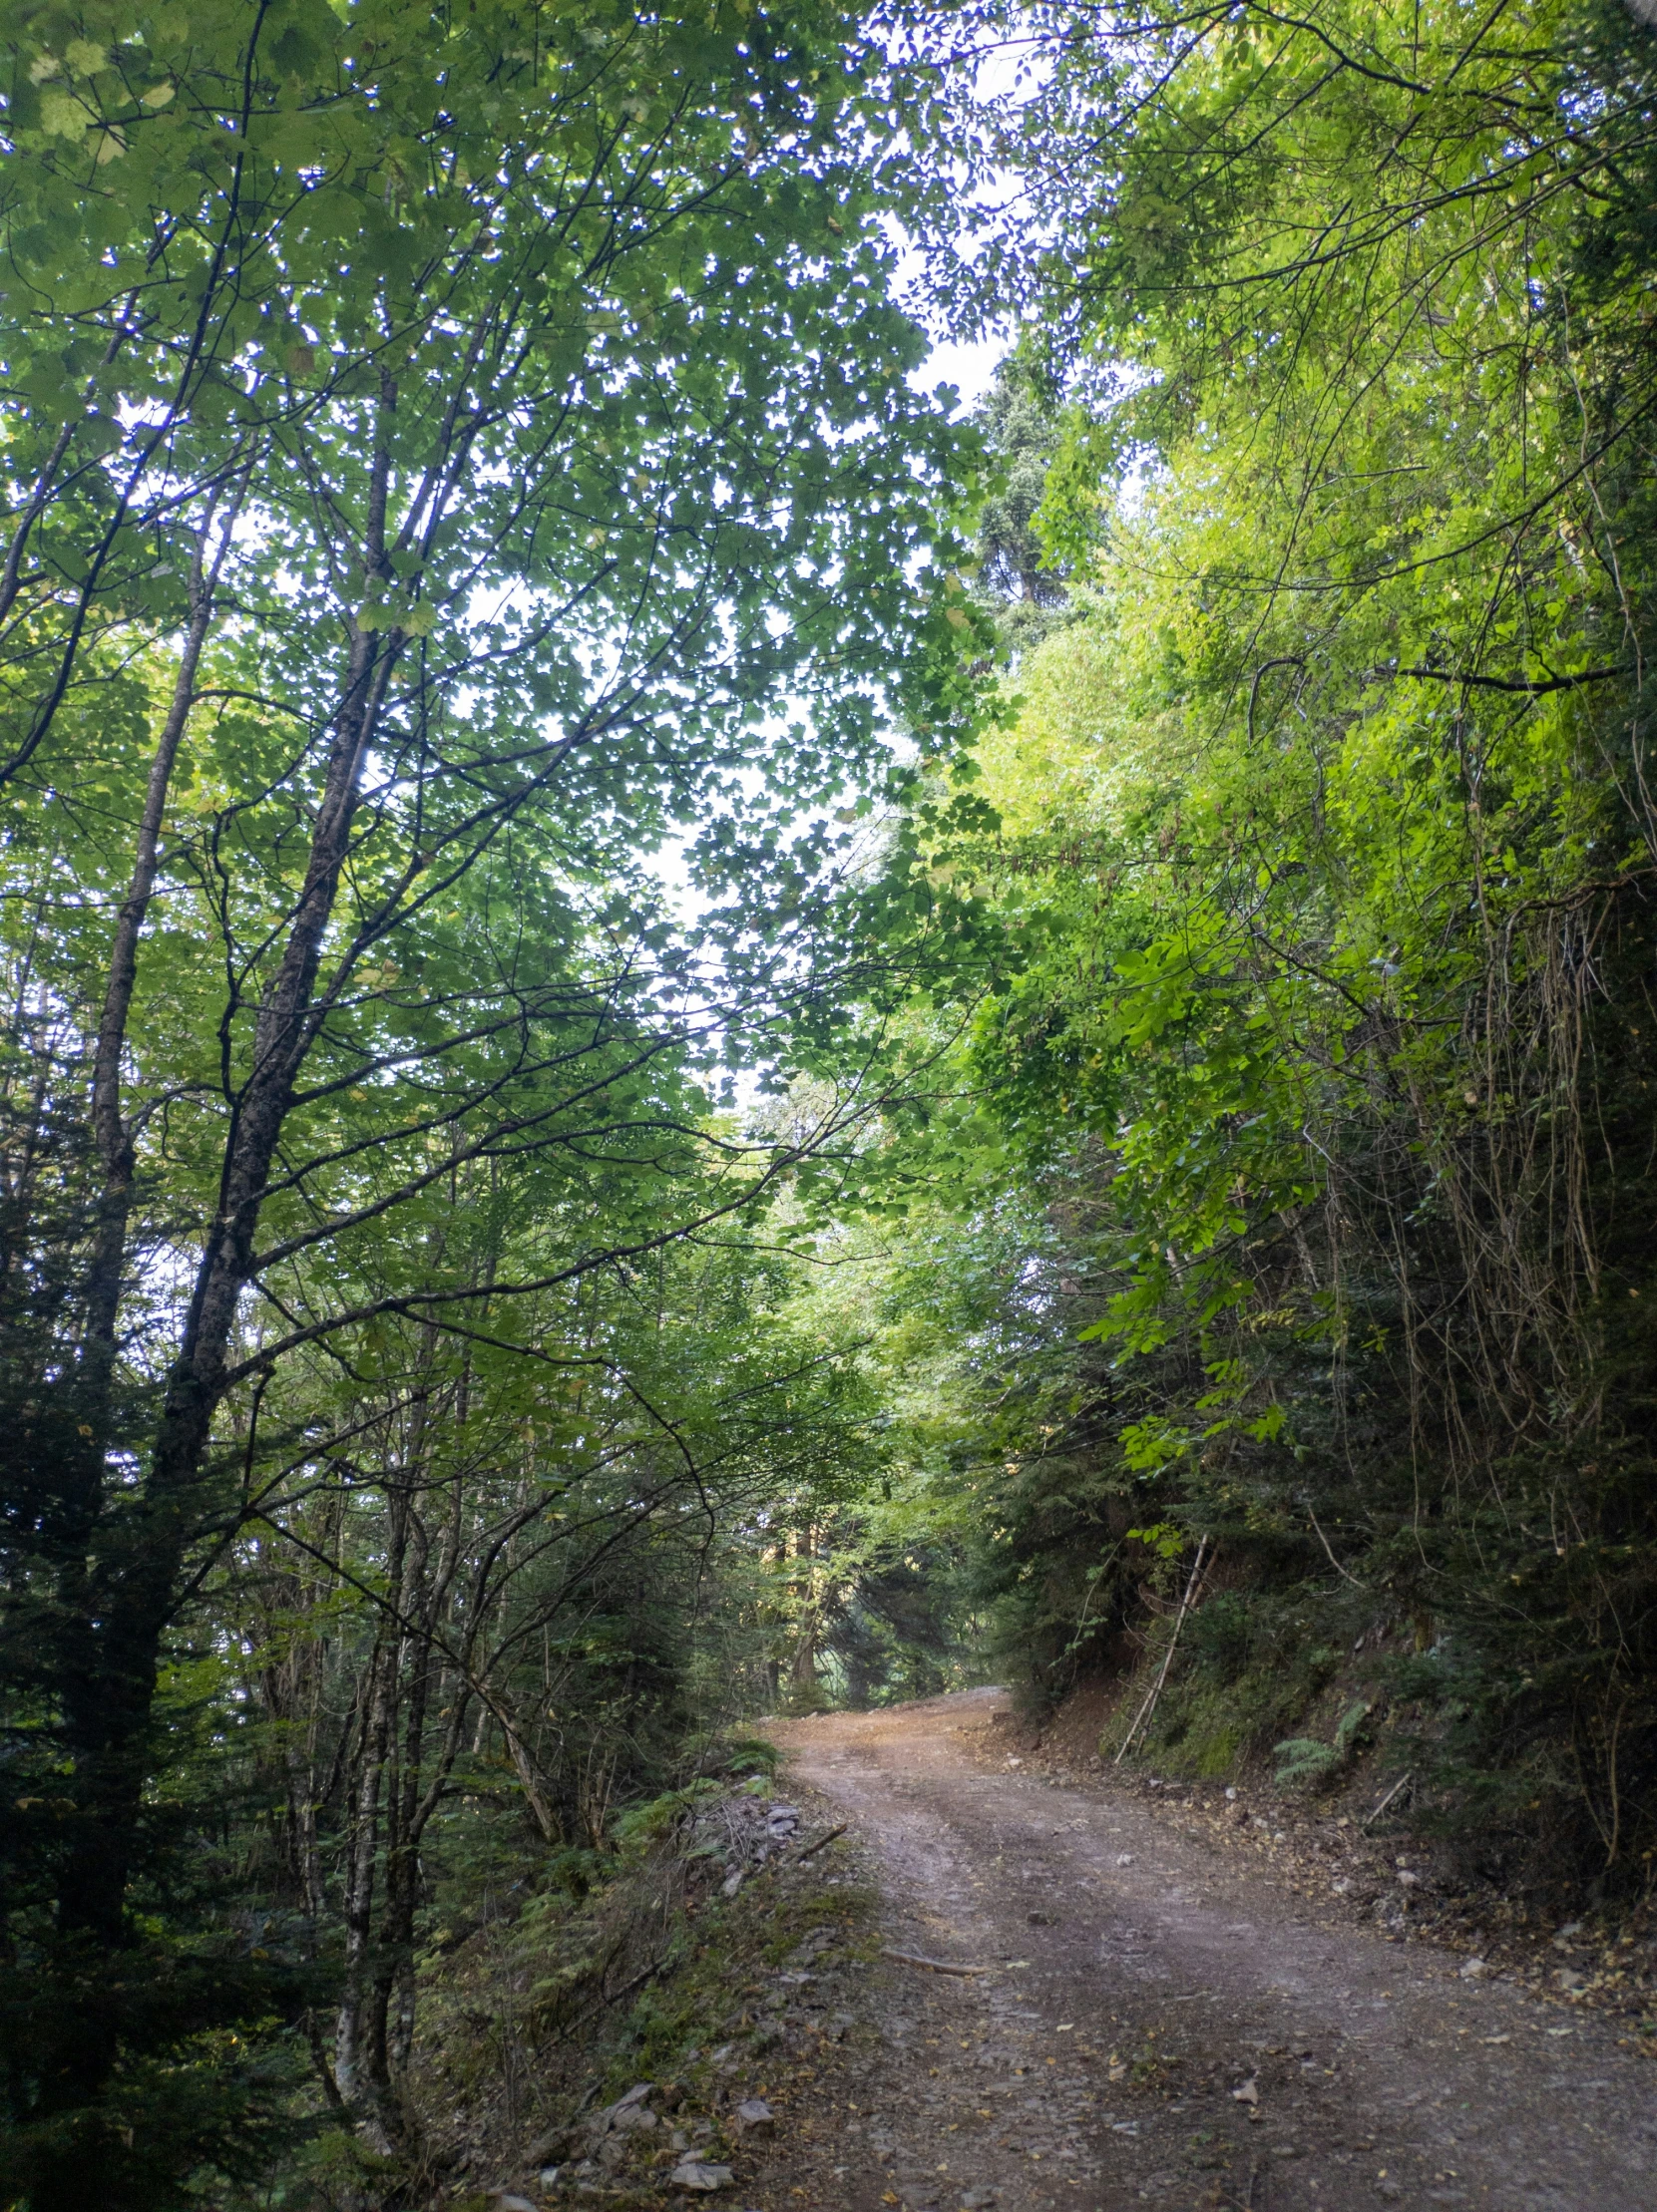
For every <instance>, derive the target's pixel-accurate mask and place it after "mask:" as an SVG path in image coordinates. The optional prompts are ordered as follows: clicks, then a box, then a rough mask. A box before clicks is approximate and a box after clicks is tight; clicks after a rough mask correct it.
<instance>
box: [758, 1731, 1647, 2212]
mask: <svg viewBox="0 0 1657 2212" xmlns="http://www.w3.org/2000/svg"><path fill="white" fill-rule="evenodd" d="M1004 1703H1005V1700H1004V1699H1003V1698H1002V1696H1001V1693H999V1692H997V1691H991V1690H977V1691H970V1692H967V1693H964V1694H963V1695H961V1696H958V1697H951V1698H939V1699H935V1700H933V1701H931V1702H929V1703H927V1704H920V1705H910V1706H905V1707H899V1708H895V1709H891V1710H888V1711H884V1712H879V1713H870V1714H836V1715H831V1716H826V1717H820V1718H816V1719H812V1720H808V1721H794V1722H784V1723H779V1724H777V1726H776V1727H775V1728H774V1729H773V1731H772V1732H773V1734H774V1735H775V1737H776V1739H777V1741H778V1742H779V1743H780V1744H781V1745H782V1746H783V1747H784V1749H785V1750H786V1751H787V1753H788V1758H789V1772H790V1774H791V1775H793V1776H795V1777H797V1780H798V1782H799V1783H801V1784H804V1785H808V1786H809V1787H810V1788H811V1789H813V1790H814V1791H817V1792H820V1793H821V1795H822V1797H823V1798H824V1799H825V1800H827V1801H828V1803H829V1804H830V1805H831V1806H833V1807H834V1808H836V1817H838V1818H841V1819H845V1820H849V1821H850V1822H852V1823H853V1824H854V1828H855V1830H856V1831H858V1832H859V1833H860V1834H861V1836H862V1837H863V1839H864V1841H865V1845H866V1848H867V1849H868V1851H869V1852H870V1853H871V1854H872V1857H873V1865H874V1870H875V1872H876V1873H877V1876H878V1879H879V1881H880V1884H881V1887H882V1890H883V1893H884V1897H885V1900H886V1906H885V1910H886V1923H885V1941H886V1944H887V1946H888V1948H889V1950H890V1951H891V1952H901V1953H907V1954H910V1955H911V1956H912V1957H914V1958H925V1959H931V1960H934V1961H938V1962H940V1963H943V1964H953V1965H956V1966H969V1967H977V1968H981V1969H988V1970H989V1971H985V1972H980V1973H976V1974H971V1975H949V1974H943V1973H939V1972H936V1971H933V1970H930V1969H928V1968H927V1967H924V1966H917V1965H911V1964H906V1963H904V1962H903V1961H901V1960H896V1959H891V1958H889V1959H888V1960H886V1961H885V1962H883V1964H882V1966H881V1967H880V1968H879V1969H878V1970H877V1971H876V1973H875V1974H874V1975H873V1976H872V1977H871V1980H870V1987H869V1990H868V1992H867V1997H868V2006H869V2010H870V2014H871V2017H872V2019H873V2024H874V2026H875V2028H877V2030H878V2033H879V2036H880V2041H879V2043H878V2045H876V2046H874V2047H875V2049H876V2050H877V2051H878V2056H871V2057H870V2058H869V2059H867V2060H865V2061H864V2062H863V2063H862V2064H861V2065H860V2066H859V2067H858V2068H857V2069H856V2072H855V2074H847V2075H845V2076H844V2077H842V2078H841V2079H840V2080H839V2081H838V2082H837V2083H835V2084H832V2085H825V2089H824V2095H825V2097H826V2098H829V2097H831V2098H832V2101H831V2102H829V2103H828V2105H827V2106H826V2108H825V2110H824V2111H822V2112H820V2113H819V2114H818V2115H816V2118H815V2121H814V2125H813V2128H812V2130H811V2135H810V2137H807V2138H803V2139H802V2140H800V2141H799V2142H798V2143H797V2144H796V2145H795V2156H794V2160H793V2163H792V2170H791V2173H790V2176H789V2178H790V2179H791V2180H792V2181H793V2182H794V2186H793V2187H792V2189H791V2190H790V2191H789V2192H788V2194H789V2195H790V2196H791V2197H792V2198H793V2200H794V2201H795V2202H799V2200H801V2199H804V2200H806V2201H807V2202H808V2203H813V2204H819V2205H822V2206H825V2207H831V2208H833V2212H881V2208H884V2212H891V2207H892V2206H894V2205H898V2206H902V2207H906V2208H908V2212H957V2208H961V2207H965V2208H967V2212H974V2208H978V2207H990V2206H994V2207H996V2212H1048V2208H1049V2207H1051V2208H1079V2212H1117V2208H1119V2207H1138V2206H1140V2205H1148V2206H1150V2207H1152V2208H1154V2212H1176V2208H1177V2212H1187V2208H1193V2207H1199V2206H1209V2207H1224V2206H1229V2207H1238V2208H1242V2207H1247V2208H1249V2212H1346V2208H1348V2207H1359V2206H1365V2207H1368V2206H1374V2205H1378V2204H1389V2203H1391V2204H1399V2205H1405V2206H1426V2205H1457V2204H1464V2205H1470V2206H1477V2207H1480V2208H1487V2212H1532V2208H1534V2212H1544V2208H1545V2212H1653V2208H1657V2098H1654V2089H1657V2083H1654V2080H1653V2074H1652V2069H1651V2067H1650V2065H1649V2064H1648V2063H1647V2062H1646V2061H1644V2060H1642V2059H1640V2058H1639V2057H1637V2056H1636V2055H1634V2054H1633V2053H1632V2052H1631V2051H1629V2050H1628V2049H1626V2048H1624V2047H1621V2046H1619V2044H1618V2041H1617V2036H1616V2031H1615V2028H1614V2027H1613V2026H1611V2025H1609V2024H1606V2023H1605V2022H1603V2021H1601V2020H1599V2019H1596V2018H1593V2017H1591V2016H1587V2015H1577V2014H1573V2013H1572V2012H1570V2011H1568V2010H1567V2009H1565V2008H1564V2007H1562V2006H1559V2005H1553V2004H1542V2003H1538V2002H1537V2000H1536V1999H1535V1998H1533V1997H1531V1996H1527V1995H1526V1994H1524V1993H1523V1992H1521V1991H1520V1990H1518V1989H1516V1988H1514V1987H1512V1986H1510V1985H1506V1984H1504V1983H1502V1982H1501V1981H1500V1980H1478V1979H1475V1980H1468V1979H1465V1978H1464V1977H1463V1976H1462V1974H1461V1971H1460V1970H1461V1968H1462V1967H1463V1965H1464V1964H1465V1962H1464V1961H1463V1960H1461V1959H1459V1958H1457V1957H1456V1956H1455V1955H1454V1954H1452V1953H1450V1952H1445V1951H1441V1950H1438V1949H1437V1948H1436V1947H1434V1946H1433V1945H1430V1944H1425V1943H1420V1942H1412V1943H1409V1944H1401V1943H1397V1942H1393V1941H1389V1940H1388V1937H1387V1935H1386V1934H1385V1932H1382V1931H1379V1930H1378V1931H1373V1932H1372V1931H1371V1930H1370V1929H1367V1928H1363V1927H1356V1926H1354V1925H1352V1923H1351V1922H1350V1921H1342V1920H1337V1919H1336V1918H1335V1917H1333V1915H1332V1914H1331V1913H1329V1912H1326V1911H1324V1909H1323V1908H1322V1907H1321V1906H1320V1904H1319V1903H1317V1902H1316V1901H1313V1900H1307V1899H1303V1898H1301V1897H1297V1896H1295V1895H1293V1894H1292V1893H1291V1892H1290V1890H1289V1888H1288V1886H1287V1884H1285V1883H1282V1882H1279V1881H1276V1880H1274V1879H1273V1878H1272V1876H1271V1875H1270V1874H1269V1873H1268V1872H1266V1871H1265V1870H1263V1869H1262V1868H1260V1867H1259V1866H1258V1865H1256V1864H1254V1863H1251V1862H1250V1861H1249V1860H1248V1859H1246V1858H1243V1857H1239V1856H1238V1855H1237V1854H1235V1853H1232V1852H1228V1851H1225V1850H1222V1849H1220V1848H1218V1847H1216V1846H1215V1845H1214V1844H1212V1843H1209V1842H1205V1841H1204V1840H1203V1839H1202V1838H1200V1837H1198V1836H1194V1835H1189V1834H1185V1833H1182V1832H1181V1831H1180V1829H1179V1827H1178V1826H1177V1825H1176V1824H1175V1823H1174V1822H1172V1821H1171V1820H1169V1819H1167V1818H1164V1817H1161V1816H1159V1815H1158V1814H1157V1813H1156V1812H1154V1811H1152V1810H1150V1809H1149V1808H1147V1807H1146V1805H1145V1804H1144V1802H1143V1801H1142V1799H1140V1798H1139V1797H1136V1796H1135V1795H1133V1794H1132V1793H1130V1792H1126V1791H1121V1790H1112V1789H1111V1787H1110V1785H1109V1782H1108V1779H1106V1778H1100V1779H1098V1780H1089V1781H1088V1782H1086V1783H1085V1784H1083V1785H1081V1786H1077V1787H1072V1788H1059V1787H1053V1786H1051V1785H1050V1784H1049V1783H1047V1782H1044V1781H1042V1780H1041V1779H1040V1778H1039V1777H1037V1776H1035V1775H1032V1774H1030V1773H1028V1772H1026V1771H1023V1770H1021V1769H1020V1768H1018V1767H1016V1766H1013V1765H1011V1764H1010V1763H1009V1761H1008V1759H1007V1758H1006V1757H1005V1756H1004V1754H1003V1751H1002V1748H1001V1747H1002V1745H1004V1744H1005V1742H1006V1738H1005V1736H1003V1735H998V1734H997V1733H996V1715H997V1713H998V1711H999V1709H1000V1708H1001V1707H1002V1706H1003V1704H1004ZM782 2201H786V2198H784V2199H783V2200H782Z"/></svg>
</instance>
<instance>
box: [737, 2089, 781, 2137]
mask: <svg viewBox="0 0 1657 2212" xmlns="http://www.w3.org/2000/svg"><path fill="white" fill-rule="evenodd" d="M736 2124H737V2126H738V2127H739V2128H740V2129H741V2130H742V2133H743V2134H744V2135H769V2134H770V2132H771V2130H772V2128H773V2127H774V2126H775V2124H776V2119H775V2115H774V2114H773V2112H772V2110H771V2107H770V2106H769V2105H768V2104H767V2103H766V2101H765V2099H764V2098H763V2097H762V2096H750V2097H744V2098H743V2100H742V2102H741V2103H740V2104H739V2105H738V2106H737V2107H736Z"/></svg>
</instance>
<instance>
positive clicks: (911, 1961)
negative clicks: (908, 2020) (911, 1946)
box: [881, 1951, 996, 1974]
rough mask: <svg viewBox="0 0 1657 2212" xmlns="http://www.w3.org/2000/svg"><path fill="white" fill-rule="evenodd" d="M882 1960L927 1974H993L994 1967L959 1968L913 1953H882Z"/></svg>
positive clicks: (950, 1961)
mask: <svg viewBox="0 0 1657 2212" xmlns="http://www.w3.org/2000/svg"><path fill="white" fill-rule="evenodd" d="M881 1957H882V1958H883V1959H896V1960H897V1962H898V1964H899V1966H901V1967H925V1968H926V1969H927V1972H928V1973H929V1974H994V1973H995V1971H996V1970H995V1968H994V1967H960V1966H957V1965H956V1964H955V1962H954V1961H953V1960H951V1959H922V1958H919V1957H918V1956H917V1955H916V1954H915V1953H914V1952H913V1951H883V1952H882V1953H881Z"/></svg>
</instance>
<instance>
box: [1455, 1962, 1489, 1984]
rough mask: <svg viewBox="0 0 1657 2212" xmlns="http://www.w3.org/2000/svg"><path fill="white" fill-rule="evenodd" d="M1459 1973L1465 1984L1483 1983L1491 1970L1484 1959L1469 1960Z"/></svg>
mask: <svg viewBox="0 0 1657 2212" xmlns="http://www.w3.org/2000/svg"><path fill="white" fill-rule="evenodd" d="M1459 1971H1460V1976H1461V1979H1462V1981H1463V1982H1481V1981H1482V1980H1483V1979H1484V1977H1485V1975H1487V1974H1488V1973H1489V1971H1490V1970H1489V1968H1488V1966H1487V1965H1486V1964H1485V1963H1484V1961H1483V1960H1482V1959H1468V1960H1466V1961H1465V1962H1464V1964H1463V1965H1462V1966H1461V1968H1460V1970H1459Z"/></svg>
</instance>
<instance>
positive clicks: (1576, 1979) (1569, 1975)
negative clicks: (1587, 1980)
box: [1553, 1967, 1583, 1990]
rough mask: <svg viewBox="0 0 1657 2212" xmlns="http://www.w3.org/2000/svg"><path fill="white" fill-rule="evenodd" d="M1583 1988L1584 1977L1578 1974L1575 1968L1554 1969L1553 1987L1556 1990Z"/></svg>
mask: <svg viewBox="0 0 1657 2212" xmlns="http://www.w3.org/2000/svg"><path fill="white" fill-rule="evenodd" d="M1582 1986H1583V1983H1582V1976H1581V1975H1580V1974H1578V1973H1577V1971H1576V1969H1575V1967H1555V1968H1554V1970H1553V1987H1554V1988H1555V1989H1556V1990H1579V1989H1581V1988H1582Z"/></svg>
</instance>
